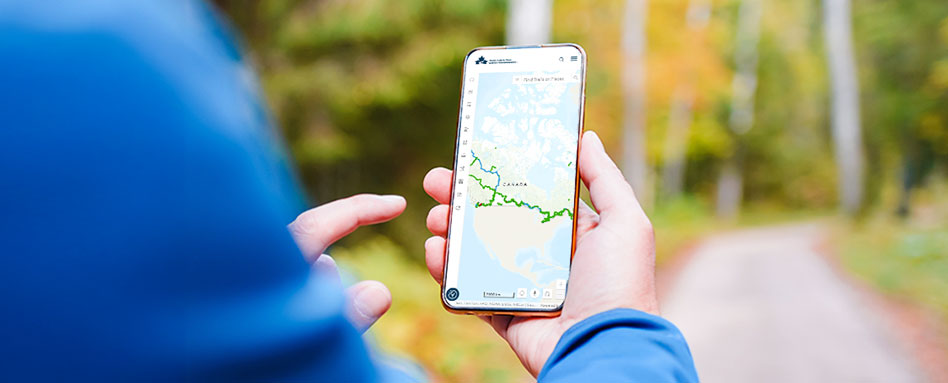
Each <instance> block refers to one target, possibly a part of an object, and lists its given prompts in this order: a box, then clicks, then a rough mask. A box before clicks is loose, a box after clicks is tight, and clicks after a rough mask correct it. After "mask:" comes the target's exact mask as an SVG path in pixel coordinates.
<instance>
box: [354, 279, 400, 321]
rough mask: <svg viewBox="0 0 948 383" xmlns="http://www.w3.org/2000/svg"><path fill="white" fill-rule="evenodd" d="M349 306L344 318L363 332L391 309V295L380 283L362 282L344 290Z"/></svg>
mask: <svg viewBox="0 0 948 383" xmlns="http://www.w3.org/2000/svg"><path fill="white" fill-rule="evenodd" d="M346 295H347V296H348V297H349V305H348V307H347V309H346V316H347V317H348V318H349V321H350V322H352V324H353V325H354V326H355V327H356V328H357V329H358V330H359V331H365V330H368V329H369V327H370V326H372V324H373V323H375V321H377V320H378V319H379V318H380V317H381V316H382V314H385V312H386V311H388V309H389V308H390V307H392V293H390V292H389V291H388V288H387V287H385V285H384V284H382V282H378V281H362V282H359V283H356V284H354V285H352V287H350V288H349V289H348V290H346Z"/></svg>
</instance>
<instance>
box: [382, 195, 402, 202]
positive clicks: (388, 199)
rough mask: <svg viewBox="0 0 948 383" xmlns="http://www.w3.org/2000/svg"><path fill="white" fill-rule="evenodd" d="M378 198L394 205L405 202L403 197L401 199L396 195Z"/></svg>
mask: <svg viewBox="0 0 948 383" xmlns="http://www.w3.org/2000/svg"><path fill="white" fill-rule="evenodd" d="M380 198H382V200H384V201H385V202H388V203H396V202H397V203H403V202H405V197H402V196H400V195H396V194H389V195H383V196H380Z"/></svg>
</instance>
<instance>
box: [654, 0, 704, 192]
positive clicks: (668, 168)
mask: <svg viewBox="0 0 948 383" xmlns="http://www.w3.org/2000/svg"><path fill="white" fill-rule="evenodd" d="M685 19H686V22H685V25H686V26H687V28H688V32H687V33H688V36H687V39H688V44H687V45H686V46H689V47H696V45H698V44H703V43H704V40H703V39H702V38H701V34H702V32H703V31H704V29H705V28H706V27H707V26H708V22H709V21H710V20H711V1H710V0H691V1H689V2H688V10H687V11H686V14H685ZM680 78H681V82H680V83H679V84H678V85H677V88H676V89H675V93H673V94H672V101H671V108H670V110H669V116H668V130H667V131H666V133H665V144H664V147H663V148H662V155H663V157H664V166H663V168H662V192H663V194H664V196H665V197H666V198H668V199H672V198H675V197H677V196H679V195H680V194H681V193H682V191H683V190H684V187H685V161H686V155H687V152H688V150H687V149H688V137H689V136H690V135H691V123H692V121H693V110H692V106H693V105H694V98H695V94H694V88H695V84H694V83H695V69H694V64H692V63H690V62H689V63H685V64H684V68H683V70H682V73H681V77H680Z"/></svg>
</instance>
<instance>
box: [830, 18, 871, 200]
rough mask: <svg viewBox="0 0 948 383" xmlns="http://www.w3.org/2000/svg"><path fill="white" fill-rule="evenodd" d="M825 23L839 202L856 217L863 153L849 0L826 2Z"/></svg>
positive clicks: (860, 191)
mask: <svg viewBox="0 0 948 383" xmlns="http://www.w3.org/2000/svg"><path fill="white" fill-rule="evenodd" d="M823 23H824V32H825V34H826V35H825V37H826V55H827V58H828V61H829V75H830V87H831V93H832V133H833V147H834V149H835V151H836V153H835V154H836V170H837V174H838V178H839V180H838V182H839V199H840V203H841V204H842V208H843V211H844V212H846V213H847V214H855V213H856V212H857V211H858V210H859V208H860V206H861V205H862V197H863V153H862V132H861V127H860V121H859V82H858V80H857V78H856V63H855V60H854V58H853V39H852V25H851V15H850V8H849V0H824V1H823Z"/></svg>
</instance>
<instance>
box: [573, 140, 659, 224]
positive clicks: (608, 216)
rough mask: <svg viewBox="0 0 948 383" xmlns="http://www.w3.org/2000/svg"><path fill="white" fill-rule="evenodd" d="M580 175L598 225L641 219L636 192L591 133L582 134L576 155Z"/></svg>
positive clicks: (641, 213)
mask: <svg viewBox="0 0 948 383" xmlns="http://www.w3.org/2000/svg"><path fill="white" fill-rule="evenodd" d="M579 175H580V177H582V179H583V183H584V184H586V187H587V188H588V189H589V199H590V200H591V201H592V203H593V206H594V207H595V208H596V210H597V211H598V212H599V216H600V217H601V221H602V222H603V223H606V222H607V221H612V220H617V219H619V220H631V219H636V218H639V216H644V215H645V213H644V212H643V211H642V207H641V206H639V201H638V200H636V199H635V192H633V191H632V187H631V186H629V183H628V182H626V180H625V177H623V176H622V172H621V171H619V168H618V167H616V164H615V162H613V161H612V158H609V154H607V153H606V149H605V147H603V146H602V141H601V140H600V139H599V136H598V135H597V134H596V133H595V132H593V131H587V132H585V133H584V134H583V141H582V145H581V146H580V151H579Z"/></svg>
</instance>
